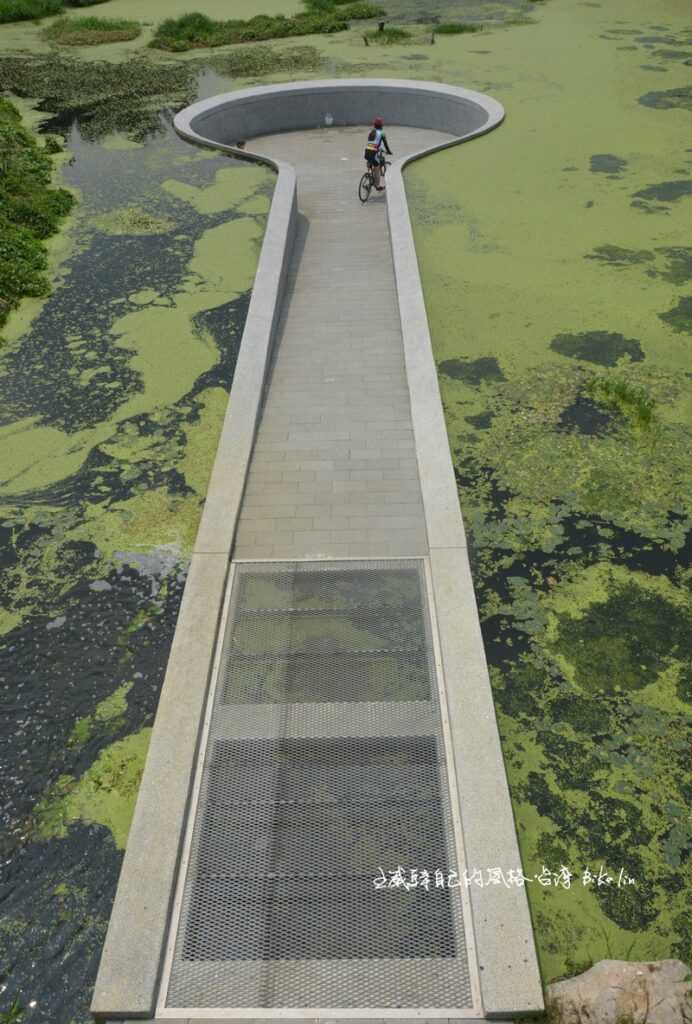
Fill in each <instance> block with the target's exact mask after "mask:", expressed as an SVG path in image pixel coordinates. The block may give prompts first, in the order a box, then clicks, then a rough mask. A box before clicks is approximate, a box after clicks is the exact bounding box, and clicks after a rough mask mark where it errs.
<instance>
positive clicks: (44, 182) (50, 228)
mask: <svg viewBox="0 0 692 1024" xmlns="http://www.w3.org/2000/svg"><path fill="white" fill-rule="evenodd" d="M52 170H53V168H52V163H51V160H50V157H49V155H48V154H47V153H46V152H45V151H44V150H43V149H42V148H41V147H40V146H39V145H38V144H37V143H36V141H35V140H34V138H33V137H32V136H31V134H30V133H29V132H28V131H27V130H26V129H25V128H24V127H23V126H22V124H21V119H20V116H19V113H18V112H17V110H16V109H15V108H14V107H13V106H12V104H11V103H9V102H8V101H7V100H4V99H0V326H2V324H4V323H5V322H6V320H7V318H8V316H9V314H10V312H11V310H12V309H14V308H15V307H16V306H18V305H19V302H20V300H21V299H22V298H23V297H24V296H29V295H31V296H40V295H45V294H46V293H47V292H48V290H49V286H48V281H47V279H46V277H45V273H44V272H45V270H46V266H47V257H46V249H45V246H44V245H43V239H45V238H48V237H49V235H52V234H53V233H54V232H55V231H56V230H57V228H58V224H59V223H60V220H61V219H62V218H63V217H64V216H66V214H67V213H69V211H70V210H71V208H72V204H73V202H74V199H73V197H72V195H71V194H70V193H69V192H68V191H66V189H62V188H52V187H51V184H50V183H51V176H52Z"/></svg>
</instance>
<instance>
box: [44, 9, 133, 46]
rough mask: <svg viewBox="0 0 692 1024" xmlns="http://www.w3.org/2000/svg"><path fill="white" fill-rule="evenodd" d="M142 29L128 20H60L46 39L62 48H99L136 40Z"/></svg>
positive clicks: (51, 28) (92, 17) (91, 17)
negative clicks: (104, 45)
mask: <svg viewBox="0 0 692 1024" xmlns="http://www.w3.org/2000/svg"><path fill="white" fill-rule="evenodd" d="M141 31H142V28H141V25H140V24H139V22H137V21H128V20H127V18H97V17H94V16H88V15H87V16H84V17H81V18H74V17H73V18H67V17H64V18H58V19H57V20H56V21H54V22H52V24H51V25H50V26H49V27H48V28H47V29H46V30H45V33H44V38H46V39H47V40H48V41H49V42H53V43H59V44H60V45H61V46H98V45H99V44H101V43H118V42H124V41H125V40H128V39H136V38H137V36H138V35H139V34H140V33H141Z"/></svg>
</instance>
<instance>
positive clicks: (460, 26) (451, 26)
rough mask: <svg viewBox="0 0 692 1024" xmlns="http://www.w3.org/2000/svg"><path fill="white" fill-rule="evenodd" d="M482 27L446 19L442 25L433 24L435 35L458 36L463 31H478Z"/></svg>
mask: <svg viewBox="0 0 692 1024" xmlns="http://www.w3.org/2000/svg"><path fill="white" fill-rule="evenodd" d="M482 28H483V26H482V25H471V24H468V23H466V24H464V23H463V22H460V21H446V22H443V23H442V25H435V35H436V36H437V35H440V36H458V35H461V34H462V33H463V32H480V31H481V29H482Z"/></svg>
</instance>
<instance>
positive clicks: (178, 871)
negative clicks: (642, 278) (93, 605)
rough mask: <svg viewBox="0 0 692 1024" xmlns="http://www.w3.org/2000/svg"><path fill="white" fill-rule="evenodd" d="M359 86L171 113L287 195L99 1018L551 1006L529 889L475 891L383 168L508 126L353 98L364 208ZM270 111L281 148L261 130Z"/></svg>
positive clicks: (474, 829) (468, 710)
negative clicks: (376, 118) (373, 149)
mask: <svg viewBox="0 0 692 1024" xmlns="http://www.w3.org/2000/svg"><path fill="white" fill-rule="evenodd" d="M367 87H368V89H369V90H372V88H373V84H372V83H367ZM417 88H420V95H418V94H417V92H416V90H417ZM350 89H352V91H350ZM359 91H360V93H362V92H363V84H362V83H360V84H359V83H355V84H354V85H353V86H351V87H350V88H349V85H348V83H339V84H338V85H336V84H335V83H311V84H308V83H306V84H305V85H304V86H285V87H277V88H276V90H273V91H272V90H262V89H259V90H251V91H248V92H247V93H243V94H240V93H238V94H231V97H230V98H229V97H220V98H218V109H217V107H216V105H215V101H206V102H205V103H203V104H199V105H197V107H196V108H195V107H193V108H191V110H192V114H191V116H190V117H189V118H188V119H187V120H186V119H185V118H182V119H180V124H182V128H181V127H180V125H179V130H182V132H183V134H189V136H190V137H191V138H197V135H196V134H195V132H194V131H192V129H190V130H188V128H187V125H189V124H192V125H194V124H195V120H194V115H195V114H197V122H199V123H202V122H203V121H204V118H205V117H206V118H207V120H208V122H209V123H210V124H211V125H212V126H211V128H210V127H209V126H208V127H207V129H206V131H207V136H206V138H207V139H209V140H213V142H214V143H216V144H218V145H219V146H220V147H221V148H224V147H225V148H227V149H230V150H231V151H237V150H234V149H233V146H232V143H234V142H237V141H239V139H240V138H243V139H245V138H247V139H248V141H247V146H246V148H245V149H244V152H245V153H246V154H247V155H250V154H256V155H258V156H261V157H262V158H264V159H266V160H268V161H271V162H272V163H274V165H275V166H277V168H278V169H279V181H278V184H277V189H276V192H275V196H274V201H273V205H272V213H271V215H270V220H269V223H268V226H267V235H266V238H265V242H264V246H263V251H262V257H261V259H260V266H259V268H258V274H257V280H256V284H255V291H254V293H253V300H252V304H251V307H250V312H249V314H248V324H247V327H246V331H245V334H244V337H243V344H242V347H241V356H240V358H239V362H238V367H237V370H236V377H235V379H234V387H233V392H232V396H231V401H230V403H229V415H228V417H227V422H226V427H225V428H224V434H223V436H222V439H221V443H220V446H219V452H218V455H217V461H216V465H215V470H214V475H213V478H212V482H211V484H210V489H209V496H208V499H207V507H206V509H205V515H204V519H203V522H202V525H201V528H200V534H199V536H198V541H197V545H196V548H195V554H194V556H193V560H192V565H191V569H190V576H189V579H188V585H187V587H186V592H185V598H184V602H183V607H182V609H181V613H180V618H179V622H178V628H177V630H176V638H175V641H174V646H173V651H172V654H171V660H170V663H169V668H168V673H167V677H166V683H165V685H164V691H163V694H162V698H161V702H160V706H159V712H158V715H157V720H156V723H155V728H154V734H153V738H152V745H151V749H150V754H149V758H148V761H147V766H146V771H145V777H144V780H143V783H142V789H141V792H140V797H139V800H138V805H137V810H136V814H135V819H134V822H133V826H132V831H131V834H130V840H129V844H128V852H127V855H126V858H125V863H124V867H123V873H122V876H121V881H120V886H119V889H118V894H117V898H116V904H115V907H114V911H113V915H112V918H111V925H110V928H109V934H108V937H107V941H106V945H105V949H104V955H103V959H102V963H101V969H100V973H99V978H98V981H97V986H96V992H95V996H94V1003H93V1007H92V1009H93V1012H94V1013H95V1015H96V1016H97V1018H99V1019H101V1020H111V1021H115V1020H123V1019H128V1018H138V1019H143V1018H146V1019H148V1020H150V1021H154V1020H155V1021H164V1020H167V1021H171V1020H173V1021H177V1022H178V1024H182V1022H183V1021H185V1022H188V1024H195V1022H201V1021H203V1020H204V1021H209V1020H213V1021H217V1022H224V1021H225V1022H230V1021H238V1020H240V1019H243V1020H255V1021H256V1020H267V1021H268V1020H275V1019H277V1018H282V1019H283V1018H287V1019H291V1020H301V1021H315V1022H316V1021H322V1020H325V1021H326V1020H337V1019H338V1020H353V1021H355V1020H361V1021H362V1020H364V1019H365V1020H385V1019H386V1020H389V1019H397V1020H424V1019H430V1020H436V1021H439V1020H457V1019H458V1020H460V1021H480V1020H489V1019H493V1018H498V1017H504V1018H507V1017H511V1016H512V1015H513V1014H514V1013H515V1012H526V1011H531V1010H535V1009H537V1008H540V1007H541V1005H542V1003H541V991H540V980H539V977H538V971H537V964H536V959H535V951H534V947H533V939H532V933H531V924H530V920H529V916H528V908H527V904H526V898H525V893H524V891H523V890H522V889H521V888H519V887H517V886H513V885H502V884H501V885H500V886H497V885H494V886H493V885H485V886H481V887H474V885H473V884H472V885H465V884H464V878H465V877H469V876H470V875H471V874H472V873H473V872H474V871H475V872H477V871H478V870H479V869H480V872H481V874H482V875H483V874H485V875H486V877H487V872H488V871H489V870H490V869H494V868H498V867H499V868H501V869H502V870H503V872H504V877H505V878H507V877H511V874H510V873H511V872H514V873H515V877H516V875H518V874H520V872H519V868H520V860H519V852H518V848H517V843H516V836H515V833H514V826H513V821H512V815H511V808H510V804H509V795H508V792H507V785H506V779H505V776H504V770H503V765H502V758H501V753H500V748H499V741H498V737H497V728H496V725H495V719H494V713H493V709H492V699H491V696H490V688H489V683H488V677H487V668H486V666H485V659H484V655H483V650H482V641H481V638H480V629H479V625H478V616H477V611H476V607H475V601H474V597H473V589H472V584H471V579H470V573H469V569H468V558H467V554H466V550H465V540H464V535H463V526H462V524H461V519H460V515H459V509H458V502H457V498H456V489H455V485H454V478H453V473H452V469H451V461H450V457H449V450H448V445H447V441H446V435H445V432H444V420H443V417H442V410H441V404H440V398H439V392H438V389H437V382H436V377H435V367H434V362H433V360H432V353H431V349H430V340H429V335H428V332H427V321H426V318H425V310H424V306H423V302H422V293H421V291H420V281H419V278H418V272H417V266H416V261H415V252H414V250H413V242H412V236H411V233H410V225H409V223H408V215H407V212H406V206H405V193H404V189H403V181H402V177H401V160H402V158H405V157H406V156H407V155H408V154H412V153H419V152H420V151H422V150H428V149H434V148H436V147H440V146H442V145H446V144H449V143H451V142H455V141H458V139H459V138H460V137H464V136H465V135H472V134H475V133H479V132H480V131H481V130H482V128H481V127H479V126H482V125H483V124H484V122H486V121H488V120H489V114H488V111H490V115H491V116H495V119H496V120H495V122H493V123H497V113H496V109H495V108H494V107H493V105H492V101H490V100H487V98H483V97H478V95H477V94H471V93H465V92H464V91H463V90H446V87H442V86H430V85H428V86H427V88H426V87H425V85H424V84H422V85H421V86H420V87H417V86H416V85H415V84H413V85H412V84H411V83H408V84H407V85H406V88H405V90H404V89H403V88H401V83H398V84H397V83H387V84H386V86H384V87H382V89H381V95H380V96H374V97H369V98H368V109H369V110H371V108H372V104H373V103H375V105H376V106H377V108H378V110H380V109H381V112H382V113H383V114H385V115H387V122H388V124H390V123H391V127H390V128H389V130H388V137H389V140H390V144H391V145H392V148H393V149H394V151H395V155H396V159H397V160H398V161H399V164H398V165H395V166H394V167H393V168H392V170H391V172H390V175H389V181H388V194H387V197H386V198H385V194H384V193H383V194H381V195H373V197H372V198H371V199H370V201H369V202H368V203H367V204H365V205H361V204H360V203H359V202H358V200H357V198H356V189H357V183H358V178H359V176H360V173H361V172H362V148H363V139H364V135H365V128H364V127H363V121H364V120H365V118H364V117H363V116H362V110H363V104H362V102H361V101H360V100H359V99H358V95H359ZM296 96H298V97H299V98H300V99H301V100H302V101H303V102H301V105H300V107H299V108H296V106H295V104H294V100H295V98H296ZM361 99H362V96H361ZM402 99H404V100H406V103H405V106H404V109H405V110H406V112H407V113H406V117H405V118H404V117H402V116H401V110H402ZM419 101H420V109H418V108H417V106H416V104H417V103H418V102H419ZM243 103H246V104H247V109H245V110H244V111H242V105H243ZM282 103H283V104H284V108H283V109H282ZM224 104H227V105H229V106H230V108H233V106H234V104H236V105H237V106H238V109H241V111H242V116H241V117H240V119H236V121H234V120H233V117H232V116H231V118H230V119H229V118H228V117H227V116H226V113H225V109H224ZM311 104H312V105H313V107H314V110H313V111H312V112H311V111H310V109H309V108H310V107H311ZM495 107H496V105H495ZM260 108H261V109H260ZM333 110H336V111H337V112H339V111H340V112H341V113H340V114H339V113H337V115H336V117H335V115H334V114H333V113H332V112H331V111H333ZM258 111H259V114H258ZM325 111H326V113H325ZM459 111H461V114H459ZM316 112H317V114H316ZM397 112H398V113H399V121H400V123H397V122H396V115H397ZM219 113H222V114H223V116H222V117H221V116H217V115H218V114H219ZM315 116H318V117H319V120H318V124H322V127H321V128H320V129H319V130H316V129H315V128H312V127H309V128H308V127H307V126H308V125H309V126H311V125H312V124H313V123H314V118H315ZM272 118H274V120H275V121H276V122H277V124H278V125H280V126H281V127H284V126H290V125H291V123H294V124H295V126H296V127H297V128H298V129H299V130H295V131H280V132H275V133H274V134H271V135H260V134H259V133H258V132H257V131H256V130H255V131H253V130H252V124H253V123H262V124H266V123H267V122H268V121H271V119H272ZM335 120H336V122H337V124H336V125H334V123H333V122H334V121H335ZM402 121H406V122H407V123H401V122H402ZM409 121H410V122H412V123H408V122H409ZM212 122H213V123H212ZM296 122H297V123H296ZM301 122H302V123H301ZM447 123H449V127H450V130H449V131H444V130H443V127H444V126H445V125H447ZM421 124H424V125H426V127H421V126H420V125H421ZM428 124H431V125H432V126H433V127H427V125H428ZM200 131H201V129H200ZM233 132H236V133H237V134H236V136H235V138H234V137H233V134H232V133H233ZM241 132H242V134H241ZM229 133H230V134H229ZM202 138H203V139H204V138H205V135H204V131H202ZM229 143H230V144H231V145H229ZM296 187H297V196H298V202H297V206H296V203H295V194H296ZM397 872H398V875H397ZM397 877H398V878H399V879H400V881H401V884H395V880H396V878H397ZM385 879H386V881H384V880H385ZM378 880H379V881H378ZM393 880H394V881H393ZM414 882H415V884H414Z"/></svg>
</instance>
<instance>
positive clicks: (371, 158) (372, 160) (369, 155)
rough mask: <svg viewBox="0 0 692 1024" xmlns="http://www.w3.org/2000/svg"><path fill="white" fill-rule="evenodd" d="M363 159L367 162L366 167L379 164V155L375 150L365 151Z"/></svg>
mask: <svg viewBox="0 0 692 1024" xmlns="http://www.w3.org/2000/svg"><path fill="white" fill-rule="evenodd" d="M365 159H366V160H367V162H368V167H375V166H376V165H377V164H379V163H380V156H379V153H377V152H375V150H372V149H366V150H365Z"/></svg>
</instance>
